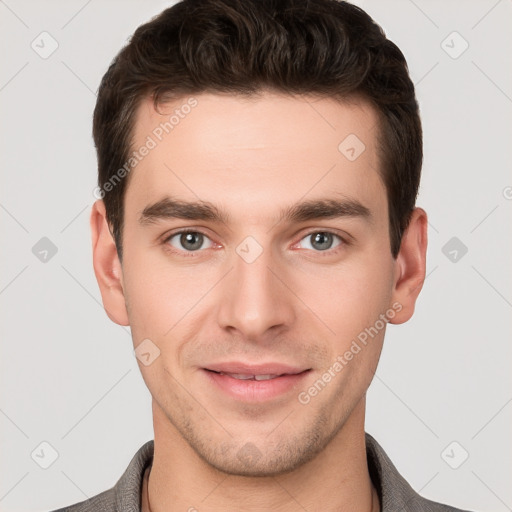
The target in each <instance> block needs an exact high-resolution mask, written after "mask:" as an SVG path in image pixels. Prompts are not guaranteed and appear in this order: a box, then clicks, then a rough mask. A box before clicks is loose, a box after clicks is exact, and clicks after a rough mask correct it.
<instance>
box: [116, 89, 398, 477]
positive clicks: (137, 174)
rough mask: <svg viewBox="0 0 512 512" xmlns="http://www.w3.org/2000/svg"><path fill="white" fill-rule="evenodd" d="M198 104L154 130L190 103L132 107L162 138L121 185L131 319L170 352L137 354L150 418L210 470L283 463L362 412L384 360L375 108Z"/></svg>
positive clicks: (388, 298) (384, 273) (387, 276)
mask: <svg viewBox="0 0 512 512" xmlns="http://www.w3.org/2000/svg"><path fill="white" fill-rule="evenodd" d="M195 98H196V100H197V106H195V107H194V108H191V109H186V111H189V110H190V112H189V113H188V114H187V115H184V116H183V118H181V117H180V120H179V123H177V124H175V125H174V128H173V129H172V131H170V132H169V134H165V132H163V136H162V137H161V138H162V140H161V141H159V140H158V138H157V137H156V136H155V133H157V134H161V131H158V130H157V131H156V132H155V129H157V127H158V126H159V125H160V123H162V122H166V121H168V119H169V117H170V115H172V113H173V112H174V110H175V109H177V108H178V109H179V108H180V106H181V105H184V104H185V103H186V100H187V98H185V99H183V100H180V101H176V102H173V103H172V104H166V105H163V106H162V107H161V108H160V112H161V113H160V114H159V113H157V112H155V110H154V109H153V107H152V103H151V102H150V101H149V100H148V101H146V102H144V103H143V104H142V105H141V106H140V108H139V110H138V116H137V120H136V126H135V136H134V141H133V146H132V148H133V149H137V148H140V147H141V146H143V145H144V144H146V143H147V140H148V139H147V137H148V136H151V138H152V139H153V140H154V141H155V142H156V147H154V148H152V149H150V151H149V152H148V154H147V156H145V157H144V158H143V159H142V160H141V162H140V163H138V165H137V166H136V168H135V169H134V170H133V171H132V175H131V176H130V181H129V184H128V188H127V191H126V197H125V208H124V212H125V213H124V216H125V223H124V231H123V265H122V286H123V291H124V297H125V300H126V306H127V311H128V318H129V322H130V325H131V329H132V334H133V340H134V345H135V347H137V346H138V345H139V344H140V343H141V342H143V340H151V342H147V341H146V342H145V343H146V344H147V343H151V344H154V345H156V347H158V349H159V350H160V355H159V357H157V358H156V359H154V361H153V362H152V363H151V364H149V365H148V366H145V365H140V366H141V371H142V374H143V377H144V380H145V382H146V384H147V386H148V388H149V390H150V392H151V394H152V396H153V399H154V401H155V402H156V404H155V405H156V407H157V408H158V409H159V410H160V411H161V414H160V415H159V418H158V419H157V420H158V421H160V422H166V423H167V427H165V428H168V429H170V430H173V431H175V432H179V434H180V435H181V436H182V437H183V438H184V439H185V440H186V441H187V442H188V443H189V444H190V446H191V447H192V448H193V449H194V450H195V451H196V453H197V454H198V455H199V456H201V457H202V458H203V459H204V460H206V461H207V462H209V463H210V464H211V465H213V466H214V467H216V468H218V469H221V470H223V471H227V472H230V473H236V474H247V475H250V474H253V475H255V474H267V475H269V474H277V473H279V472H282V471H287V470H292V469H294V468H296V467H298V466H299V465H301V464H303V463H304V462H306V461H308V460H310V459H312V458H313V457H314V456H315V455H316V454H318V453H319V452H320V451H321V450H322V449H323V448H324V447H325V446H326V445H327V444H328V443H329V442H330V441H331V440H332V439H333V438H334V436H335V435H336V434H337V433H338V432H340V429H342V428H343V426H344V425H346V424H347V422H348V420H349V418H350V416H351V414H352V413H353V412H354V411H356V410H358V408H359V409H360V408H361V407H363V406H364V395H365V392H366V390H367V388H368V386H369V383H370V381H371V378H372V376H373V373H374V371H375V368H376V365H377V361H378V358H379V355H380V351H381V347H382V340H383V337H384V331H385V328H384V327H382V321H381V322H380V323H379V322H378V320H379V318H382V317H381V316H380V315H382V314H386V312H387V311H389V310H390V308H392V304H393V296H392V291H393V284H394V279H395V268H396V267H395V261H394V260H393V258H392V256H391V252H390V240H389V230H388V205H387V200H386V190H385V186H384V184H383V182H382V180H381V178H380V176H379V174H378V171H377V169H378V168H379V161H378V158H377V145H376V144H377V141H376V138H377V116H376V114H375V112H374V111H373V109H372V108H371V107H369V106H368V105H367V104H366V103H361V102H359V103H355V102H353V103H351V104H349V103H347V104H341V103H338V102H336V101H335V100H333V99H318V98H314V97H300V98H299V97H292V96H285V95H277V94H270V93H265V94H263V95H262V96H260V97H253V98H251V99H247V98H246V99H242V98H238V97H234V96H227V95H225V96H224V95H222V96H221V95H213V94H201V95H197V96H195ZM347 137H348V139H347ZM355 137H357V138H355ZM343 141H345V142H344V143H343V144H341V149H339V146H340V143H342V142H343ZM361 143H362V144H364V151H362V152H361V150H362V149H363V146H362V145H361ZM150 145H152V144H150ZM155 205H156V206H155ZM183 230H186V231H188V232H189V234H188V235H187V234H183V233H182V231H183ZM376 325H377V326H378V327H379V328H376ZM372 327H373V330H371V329H370V328H372ZM365 329H366V331H365ZM368 329H370V331H368ZM375 331H377V333H375ZM363 332H366V344H363V343H362V342H361V339H362V338H364V335H363V336H361V333H363ZM369 332H371V334H372V335H371V336H370V335H369V334H368V333H369ZM358 337H359V338H358ZM354 340H355V341H356V342H357V345H358V346H359V350H357V349H356V348H355V346H354V344H353V342H354ZM150 346H152V345H150ZM347 351H348V352H350V351H351V352H352V354H353V357H352V358H350V359H349V360H348V358H347V357H345V354H346V353H347ZM336 361H338V363H339V364H340V365H341V369H340V366H339V365H336V364H335V363H336ZM326 372H327V373H329V372H330V373H329V375H330V376H331V377H330V378H329V377H326V376H325V375H326ZM276 375H277V377H276ZM269 376H271V377H273V378H270V379H269V378H268V377H269ZM260 379H261V380H260ZM311 388H314V389H316V392H315V391H314V390H311Z"/></svg>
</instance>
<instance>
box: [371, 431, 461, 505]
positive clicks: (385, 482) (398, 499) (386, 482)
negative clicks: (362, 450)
mask: <svg viewBox="0 0 512 512" xmlns="http://www.w3.org/2000/svg"><path fill="white" fill-rule="evenodd" d="M366 455H367V460H368V469H369V471H370V476H371V478H372V481H373V484H374V485H375V487H376V489H377V492H378V493H379V498H380V503H381V510H382V512H468V511H463V510H461V509H458V508H455V507H451V506H449V505H444V504H442V503H436V502H434V501H430V500H427V499H426V498H423V497H422V496H420V495H419V494H418V493H417V492H416V491H415V490H414V489H413V488H412V487H411V486H410V485H409V484H408V483H407V481H406V480H405V478H404V477H403V476H402V475H401V474H400V473H399V472H398V470H397V469H396V467H395V466H394V465H393V463H392V462H391V460H390V459H389V457H388V456H387V454H386V452H385V451H384V449H383V448H382V447H381V446H380V445H379V443H377V441H376V440H375V439H374V438H373V437H372V436H371V435H369V434H366Z"/></svg>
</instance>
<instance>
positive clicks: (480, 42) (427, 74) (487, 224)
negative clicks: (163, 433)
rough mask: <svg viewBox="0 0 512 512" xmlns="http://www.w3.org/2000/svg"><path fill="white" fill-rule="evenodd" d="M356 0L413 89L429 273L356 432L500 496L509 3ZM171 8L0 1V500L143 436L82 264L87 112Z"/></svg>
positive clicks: (84, 469)
mask: <svg viewBox="0 0 512 512" xmlns="http://www.w3.org/2000/svg"><path fill="white" fill-rule="evenodd" d="M357 3H358V5H361V6H362V7H363V8H365V9H366V10H367V11H368V13H369V14H370V15H371V16H373V17H374V18H375V20H376V21H377V22H378V23H379V24H381V26H382V27H383V28H384V29H385V31H386V33H387V35H388V37H389V38H390V39H391V40H393V41H394V42H396V43H397V44H398V46H399V47H400V48H401V49H402V51H403V52H404V54H405V56H406V58H407V60H408V62H409V67H410V72H411V77H412V79H413V81H414V82H415V83H416V85H417V95H418V99H419V102H420V106H421V111H422V119H423V125H424V140H425V164H424V170H423V181H422V187H421V193H420V198H419V201H418V204H419V205H420V206H423V207H424V208H426V210H427V211H428V213H429V215H430V230H429V237H430V245H429V251H428V270H427V271H428V277H427V280H426V283H425V287H424V290H423V292H422V294H421V296H420V300H419V302H418V305H417V310H416V314H415V316H414V318H413V319H412V320H411V321H410V322H409V323H408V324H405V325H402V326H390V327H389V329H388V332H387V337H386V343H385V348H384V352H383V355H382V359H381V363H380V366H379V369H378V371H377V374H376V377H375V379H374V382H373V384H372V386H371V388H370V392H369V398H368V416H367V431H368V432H370V433H372V434H373V435H374V437H376V438H377V440H378V441H379V442H380V443H381V444H382V445H383V447H384V448H385V449H386V450H387V452H388V454H389V455H390V457H391V458H392V460H393V461H394V463H395V464H396V466H397V467H398V469H399V471H400V472H401V473H402V474H403V475H404V476H405V477H406V478H407V480H408V481H409V482H410V483H411V485H412V486H413V487H414V488H415V489H416V490H418V491H420V492H421V493H422V494H423V495H424V496H426V497H428V498H430V499H433V500H437V501H442V502H448V503H450V504H453V505H455V506H458V507H462V508H470V509H473V510H487V511H496V512H501V511H506V510H512V487H511V486H510V481H511V476H512V457H511V456H510V454H511V448H512V439H511V435H510V432H511V424H512V404H511V401H512V386H511V381H512V376H511V371H510V368H511V353H512V348H511V343H510V340H511V331H512V328H511V322H510V318H511V308H512V291H511V290H512V287H511V281H512V271H511V265H510V262H511V261H512V258H511V256H512V247H511V245H512V244H511V236H510V233H511V232H512V230H511V227H512V226H511V224H512V222H511V210H512V200H511V199H512V176H511V174H510V166H511V163H512V149H511V146H512V126H511V122H510V120H511V113H512V99H511V97H512V68H511V66H510V48H511V44H512V2H511V1H510V0H500V1H496V0H478V1H476V0H473V1H467V0H465V1H463V0H459V1H454V0H452V1H441V0H437V1H431V0H428V1H427V0H414V1H413V0H394V1H382V0H380V1H378V0H373V1H369V0H368V1H364V2H362V1H360V2H357ZM168 5H170V4H169V3H167V2H163V1H144V2H143V1H134V0H131V1H120V0H117V1H100V0H89V1H85V0H72V1H66V2H64V1H60V2H56V1H44V2H36V1H26V0H25V1H24V0H5V1H0V34H1V44H0V52H1V57H2V66H1V70H0V105H1V112H0V114H1V115H0V120H1V130H2V132H1V134H2V138H1V139H2V140H1V168H2V187H1V191H0V222H1V230H2V231H1V232H2V244H1V269H2V271H1V275H0V314H1V324H0V325H1V335H2V357H1V360H0V361H1V362H0V364H1V367H0V376H1V377H0V378H1V390H2V393H1V397H0V428H1V432H2V437H1V450H2V457H1V462H0V464H1V469H0V471H1V475H2V478H1V481H0V510H2V511H7V510H8V511H11V512H16V511H44V510H50V509H53V508H56V507H58V506H64V505H67V504H70V503H75V502H77V501H81V500H83V499H86V498H87V497H89V496H92V495H95V494H97V493H99V492H100V491H103V490H105V489H107V488H109V487H111V486H112V485H114V483H115V482H116V481H117V479H118V478H119V477H120V475H121V474H122V472H123V471H124V470H125V468H126V466H127V464H128V462H129V461H130V459H131V458H132V456H133V455H134V453H135V451H136V450H137V449H138V448H139V447H140V446H141V445H142V444H143V443H144V442H145V441H147V440H149V439H152V437H153V433H152V422H151V409H150V395H149V392H148V391H147V389H146V387H145V385H144V382H143V380H142V378H141V376H140V373H139V370H138V367H137V364H136V359H135V357H134V355H133V348H132V342H131V337H130V332H129V329H127V328H126V329H125V328H122V327H119V326H117V325H115V324H113V323H111V322H110V321H109V320H108V318H107V316H106V314H105V313H104V311H103V308H102V305H101V298H100V294H99V291H98V288H97V284H96V281H95V278H94V274H93V270H92V259H91V248H90V235H89V225H88V218H89V212H90V208H91V205H92V203H93V201H94V199H95V198H94V197H93V195H92V191H93V189H94V187H95V185H96V183H95V178H96V174H95V173H96V163H95V153H94V147H93V143H92V138H91V116H92V111H93V108H94V104H95V99H96V97H95V91H96V89H97V87H98V85H99V82H100V79H101V77H102V75H103V73H104V72H105V71H106V69H107V66H108V64H109V63H110V61H111V59H112V58H113V57H114V55H115V54H116V53H117V52H118V50H119V49H120V48H121V46H122V45H123V44H124V43H125V42H126V40H127V38H128V37H129V36H130V35H131V33H132V32H133V31H134V29H135V28H136V27H137V26H138V25H140V24H141V23H143V22H145V21H147V20H148V19H149V18H150V17H151V16H153V15H155V14H157V13H158V12H160V11H161V10H162V9H163V8H165V7H167V6H168ZM42 32H47V33H48V34H49V36H48V35H40V34H41V33H42ZM454 32H456V34H454ZM33 42H34V43H33ZM55 42H56V43H57V44H58V48H56V50H55V51H54V52H53V53H52V54H51V55H49V56H48V55H43V56H44V57H46V58H43V56H41V53H44V52H49V51H50V50H51V49H52V45H55V44H56V43H55ZM31 45H33V46H35V48H37V51H36V50H35V49H33V47H32V46H31ZM466 46H468V47H467V49H466ZM463 50H465V51H463ZM43 237H46V238H48V239H49V240H50V241H51V243H52V244H53V245H54V246H55V248H56V249H57V252H56V254H52V252H51V249H48V247H49V245H48V244H49V243H48V241H47V240H44V241H42V242H41V241H40V240H41V239H42V238H43ZM454 237H455V240H452V238H454ZM36 244H39V245H36ZM446 244H448V245H446ZM34 246H35V249H33V248H34ZM41 247H43V249H41ZM464 247H466V248H467V253H465V250H466V249H464ZM41 250H49V252H48V253H47V254H46V261H41V259H40V258H41V257H43V255H42V253H41ZM54 250H55V249H54ZM454 251H455V252H454ZM34 253H35V254H34ZM43 259H44V258H43ZM43 442H45V443H49V445H51V447H49V446H48V445H47V444H43V445H41V443H43ZM453 443H454V444H453ZM53 450H55V452H56V453H58V457H57V458H56V460H55V461H54V462H53V463H52V464H51V465H50V466H49V467H48V468H47V469H43V468H42V467H41V465H45V464H49V463H50V462H52V454H54V452H53ZM466 454H467V455H468V458H467V459H466V460H464V459H465V457H466ZM53 458H54V457H53ZM452 466H453V467H457V469H454V468H453V467H452ZM333 470H335V468H333ZM197 501H198V503H197V505H196V506H197V508H198V510H201V506H200V505H201V502H200V501H199V500H197ZM206 506H207V502H206V503H205V507H206Z"/></svg>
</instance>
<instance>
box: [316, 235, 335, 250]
mask: <svg viewBox="0 0 512 512" xmlns="http://www.w3.org/2000/svg"><path fill="white" fill-rule="evenodd" d="M311 245H312V246H313V247H314V248H315V249H318V250H320V251H325V250H326V249H330V247H331V245H332V235H331V234H330V233H315V234H314V235H312V242H311Z"/></svg>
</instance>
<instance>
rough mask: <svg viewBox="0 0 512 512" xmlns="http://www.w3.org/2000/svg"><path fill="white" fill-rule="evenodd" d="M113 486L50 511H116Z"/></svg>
mask: <svg viewBox="0 0 512 512" xmlns="http://www.w3.org/2000/svg"><path fill="white" fill-rule="evenodd" d="M114 489H115V488H114V487H113V488H112V489H109V490H108V491H104V492H102V493H100V494H97V495H96V496H93V497H92V498H89V499H87V500H85V501H80V502H79V503H75V504H74V505H69V506H67V507H64V508H59V509H57V510H53V511H52V512H93V511H94V512H98V511H101V512H116V502H115V491H114Z"/></svg>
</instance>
